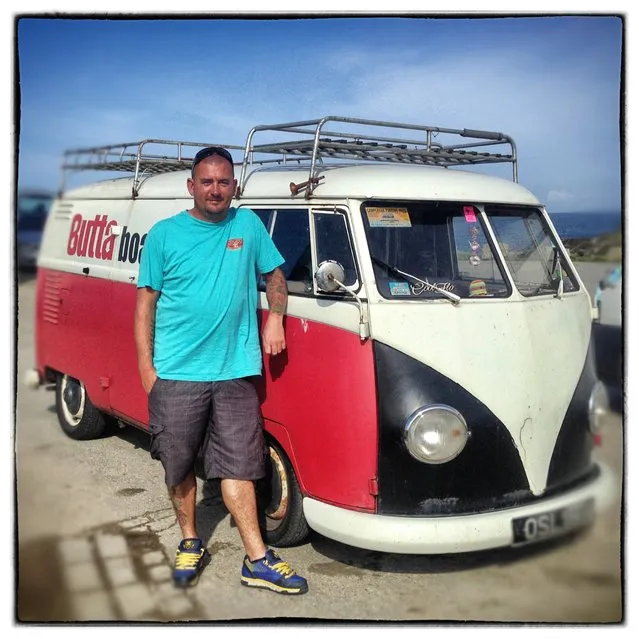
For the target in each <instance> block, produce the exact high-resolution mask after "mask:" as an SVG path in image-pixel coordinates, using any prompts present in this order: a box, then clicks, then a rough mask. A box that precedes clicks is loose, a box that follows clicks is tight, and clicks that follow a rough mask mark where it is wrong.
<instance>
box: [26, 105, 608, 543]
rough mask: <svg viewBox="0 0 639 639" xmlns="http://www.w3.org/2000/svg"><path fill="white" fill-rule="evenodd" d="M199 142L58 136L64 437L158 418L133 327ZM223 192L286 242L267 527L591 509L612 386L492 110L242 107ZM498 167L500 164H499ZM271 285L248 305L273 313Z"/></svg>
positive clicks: (510, 532)
mask: <svg viewBox="0 0 639 639" xmlns="http://www.w3.org/2000/svg"><path fill="white" fill-rule="evenodd" d="M204 146H208V143H204V142H180V141H166V140H144V141H141V142H135V143H131V144H116V145H111V146H106V147H101V148H91V149H76V150H72V151H69V152H67V153H66V155H65V161H64V167H65V176H66V177H65V179H68V178H69V177H70V175H72V174H77V173H78V172H82V174H83V175H86V172H87V171H121V172H124V175H123V176H122V177H118V178H116V179H102V180H100V181H95V182H91V183H89V184H87V185H84V186H75V187H73V188H70V187H67V186H66V182H65V183H64V185H63V187H62V188H61V190H60V194H59V197H58V198H57V199H56V200H55V202H54V204H53V207H52V210H51V213H50V215H49V218H48V220H47V225H46V229H45V234H44V240H43V243H42V247H41V251H40V255H39V261H38V267H39V268H38V274H37V321H36V368H37V376H36V378H37V382H39V383H45V382H46V383H54V384H55V389H56V391H55V392H56V405H57V412H58V417H59V421H60V424H61V426H62V428H63V429H64V431H65V432H66V433H67V434H68V435H69V436H70V437H73V438H77V439H87V438H92V437H97V436H100V435H101V434H102V433H103V432H104V429H105V427H106V426H107V425H108V423H109V421H113V420H117V421H118V422H119V423H121V424H127V425H133V426H136V427H139V428H142V429H147V427H148V426H147V424H148V413H147V398H146V395H145V392H144V390H143V388H142V385H141V382H140V379H139V376H138V367H137V359H136V349H135V344H134V338H133V311H134V305H135V297H136V281H137V277H138V267H139V262H140V255H141V253H142V251H143V250H144V242H145V238H146V235H147V233H148V231H149V229H150V227H151V226H152V225H153V224H154V223H155V222H157V221H158V220H160V219H162V218H165V217H167V216H171V215H174V214H176V213H177V212H179V211H181V210H183V209H188V208H190V207H191V206H192V199H191V197H190V196H189V193H188V191H187V187H186V182H187V177H188V176H189V174H190V172H189V171H190V164H191V159H192V157H193V155H194V154H195V152H196V151H197V150H198V149H199V148H201V147H204ZM223 146H226V147H227V148H230V149H231V151H232V153H233V154H234V156H235V159H236V160H237V164H236V167H235V170H236V177H237V178H238V189H237V193H236V197H235V200H234V203H233V205H234V206H236V207H248V208H250V209H252V210H253V211H255V213H256V214H257V215H258V216H259V218H260V219H261V220H262V222H263V223H264V225H265V227H266V228H267V229H268V231H269V233H270V234H271V235H272V237H273V240H274V241H275V244H276V245H277V247H278V249H279V250H280V252H281V253H282V255H283V256H284V258H285V260H286V261H285V264H284V266H283V270H284V273H285V275H286V278H287V281H288V287H289V301H288V309H287V316H286V323H285V328H286V339H287V349H286V351H285V352H284V353H283V354H282V355H280V356H278V357H270V358H269V357H266V358H265V359H264V370H263V375H262V377H261V378H260V380H259V382H258V386H259V392H260V398H261V402H262V404H261V405H262V412H263V416H264V424H265V431H266V435H267V439H268V444H269V448H270V464H269V469H268V470H269V472H268V478H267V480H266V481H264V482H261V483H260V486H259V494H260V502H261V505H262V508H263V511H264V513H265V519H264V534H265V536H266V538H267V540H268V542H269V543H271V544H273V545H276V546H278V545H279V546H285V545H290V544H295V543H299V542H301V541H302V540H303V539H304V538H305V537H306V535H307V533H308V531H309V529H313V530H315V531H317V532H319V533H321V534H322V535H325V536H327V537H329V538H332V539H336V540H338V541H340V542H343V543H346V544H350V545H353V546H356V547H361V548H367V549H372V550H380V551H387V552H402V553H450V552H462V551H474V550H482V549H487V548H493V547H498V546H510V545H521V544H528V543H532V542H537V541H541V540H545V539H548V538H550V537H553V536H559V535H563V534H566V533H568V532H570V531H573V530H575V529H578V528H582V527H584V526H587V525H588V524H589V523H590V522H592V521H593V518H594V517H595V516H596V513H597V512H599V511H600V510H601V509H603V508H605V507H606V506H607V505H608V504H609V503H610V502H611V499H612V496H613V482H612V479H611V473H610V471H609V470H608V469H607V468H606V466H605V465H604V464H601V463H599V462H598V461H597V460H596V454H595V453H596V448H595V447H596V444H597V442H598V438H599V437H600V433H599V432H598V429H599V424H600V421H601V418H602V413H603V411H605V409H606V394H605V387H604V386H603V385H602V384H601V383H600V382H599V380H598V379H597V377H596V374H595V368H594V362H593V356H592V353H591V349H590V332H591V320H592V314H591V301H590V298H589V296H588V293H587V291H586V289H585V287H584V285H583V283H582V281H581V280H580V278H579V275H578V273H577V271H576V270H575V268H574V266H573V264H572V263H571V261H570V259H569V256H568V254H567V252H566V250H565V249H564V247H563V245H562V242H561V240H560V238H559V236H558V235H557V232H556V230H555V229H554V227H553V224H552V223H551V220H550V218H549V216H548V213H547V211H546V209H545V207H544V204H543V202H541V201H540V200H539V199H538V198H537V197H536V196H535V195H533V194H532V193H531V192H529V191H528V190H527V189H525V188H524V187H522V186H520V185H519V184H518V169H517V152H516V147H515V143H514V141H513V140H512V139H511V138H510V137H509V136H507V135H504V134H502V133H497V132H491V131H477V130H468V129H444V128H439V127H430V126H421V125H412V124H403V123H393V122H381V121H371V120H362V119H355V118H341V117H333V116H331V117H325V118H321V119H318V120H308V121H303V122H290V123H285V124H277V125H263V126H256V127H254V128H253V129H252V130H251V131H250V132H249V133H248V136H247V139H246V143H245V144H244V145H241V146H233V145H223ZM499 168H501V169H504V168H505V169H506V170H507V171H508V175H507V176H506V177H503V176H498V175H496V173H497V170H498V169H499ZM266 309H267V304H266V295H265V292H264V288H263V287H262V288H261V293H260V311H259V313H260V315H262V314H263V313H265V312H267V310H266Z"/></svg>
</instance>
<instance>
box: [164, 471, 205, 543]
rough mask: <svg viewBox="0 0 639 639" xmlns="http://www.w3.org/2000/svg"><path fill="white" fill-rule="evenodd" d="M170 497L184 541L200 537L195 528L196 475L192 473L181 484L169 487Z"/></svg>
mask: <svg viewBox="0 0 639 639" xmlns="http://www.w3.org/2000/svg"><path fill="white" fill-rule="evenodd" d="M169 496H170V497H171V502H172V504H173V509H174V510H175V516H176V517H177V521H178V524H179V525H180V530H181V531H182V539H195V538H196V537H197V536H198V534H197V530H196V526H195V502H196V497H197V484H196V483H195V473H194V472H193V471H191V472H190V473H189V474H188V475H187V476H186V479H185V480H184V481H183V482H182V483H181V484H178V485H177V486H169Z"/></svg>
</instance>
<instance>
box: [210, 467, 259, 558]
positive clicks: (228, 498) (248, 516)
mask: <svg viewBox="0 0 639 639" xmlns="http://www.w3.org/2000/svg"><path fill="white" fill-rule="evenodd" d="M221 483H222V499H223V500H224V505H225V506H226V508H227V509H228V511H229V512H230V513H231V516H232V517H233V520H234V521H235V525H236V526H237V529H238V531H239V533H240V537H241V538H242V543H243V544H244V549H245V550H246V554H247V555H248V557H249V559H250V560H251V561H255V560H256V559H261V558H262V557H264V555H265V553H266V546H265V545H264V541H263V540H262V534H261V532H260V526H259V524H258V521H257V504H256V499H255V486H254V484H253V482H252V481H248V480H245V479H223V480H222V482H221Z"/></svg>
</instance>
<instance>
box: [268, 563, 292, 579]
mask: <svg viewBox="0 0 639 639" xmlns="http://www.w3.org/2000/svg"><path fill="white" fill-rule="evenodd" d="M271 568H273V570H275V572H278V573H279V574H280V575H284V576H285V577H292V576H293V575H294V574H295V571H294V570H293V569H292V568H291V567H290V566H289V565H288V564H287V563H286V562H285V561H282V560H281V559H280V560H279V561H278V562H277V563H275V564H273V565H272V566H271Z"/></svg>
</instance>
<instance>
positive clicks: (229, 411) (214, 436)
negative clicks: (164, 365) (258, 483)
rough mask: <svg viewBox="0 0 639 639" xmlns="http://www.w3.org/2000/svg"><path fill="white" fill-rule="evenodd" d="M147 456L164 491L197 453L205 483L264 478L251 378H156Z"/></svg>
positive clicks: (263, 455) (181, 475) (186, 471)
mask: <svg viewBox="0 0 639 639" xmlns="http://www.w3.org/2000/svg"><path fill="white" fill-rule="evenodd" d="M148 400H149V430H150V432H151V457H153V459H159V460H160V461H161V462H162V466H163V467H164V477H165V482H166V484H167V486H169V487H173V486H177V485H179V484H181V483H182V482H183V481H184V480H185V479H186V477H187V476H188V474H189V472H190V471H191V470H192V469H193V466H194V464H195V461H196V459H197V457H198V454H199V453H200V451H201V452H202V460H203V466H204V472H205V475H206V478H207V479H213V478H223V479H246V480H256V479H260V478H261V477H263V476H264V463H265V459H266V444H265V441H264V432H263V424H262V416H261V412H260V404H259V399H258V396H257V391H256V390H255V386H254V385H253V382H252V380H251V378H249V377H243V378H241V379H233V380H228V381H221V382H188V381H176V380H168V379H160V378H159V377H158V379H157V380H156V382H155V383H154V384H153V388H151V392H150V393H149V396H148Z"/></svg>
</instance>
